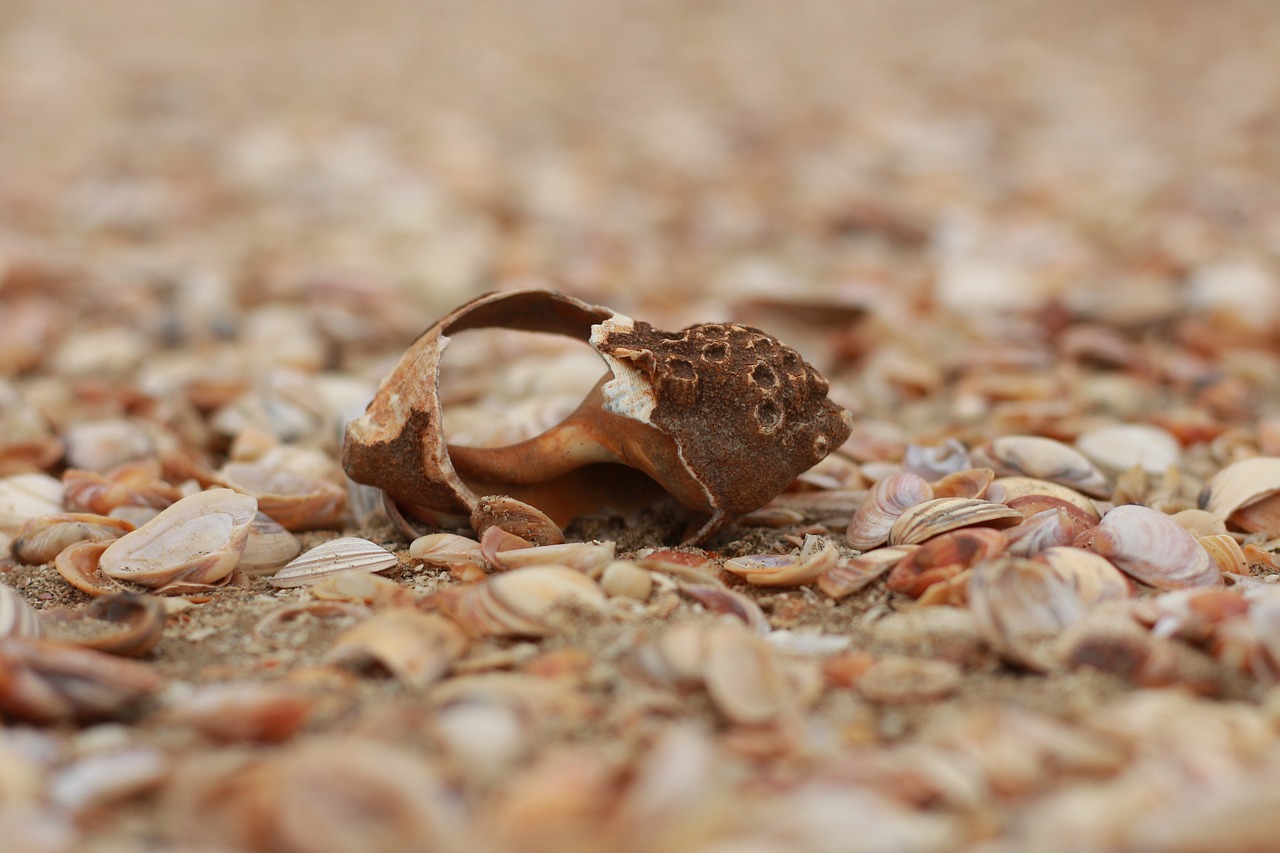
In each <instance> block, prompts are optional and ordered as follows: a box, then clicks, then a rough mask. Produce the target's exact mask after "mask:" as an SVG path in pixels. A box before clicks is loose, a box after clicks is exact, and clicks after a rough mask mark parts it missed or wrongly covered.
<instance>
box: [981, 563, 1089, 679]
mask: <svg viewBox="0 0 1280 853" xmlns="http://www.w3.org/2000/svg"><path fill="white" fill-rule="evenodd" d="M969 609H970V610H971V611H972V612H973V614H974V616H975V617H977V620H978V626H979V628H980V630H981V631H982V634H983V636H984V637H985V638H986V640H987V642H988V643H990V644H991V647H992V648H993V649H995V650H996V651H997V652H998V653H999V654H1000V655H1001V656H1003V657H1005V658H1007V659H1008V660H1010V661H1013V662H1014V663H1018V664H1022V665H1023V666H1027V667H1030V668H1031V669H1036V670H1046V669H1049V668H1050V667H1051V659H1050V657H1049V654H1048V652H1047V650H1046V649H1044V648H1043V645H1042V643H1043V641H1044V640H1047V639H1049V638H1052V637H1055V636H1057V635H1058V634H1059V633H1061V631H1062V630H1063V629H1064V628H1066V627H1067V626H1068V625H1071V624H1073V623H1075V622H1076V621H1078V620H1079V619H1080V618H1081V617H1082V616H1083V615H1084V613H1085V606H1084V603H1083V602H1081V600H1080V598H1079V596H1078V595H1077V593H1076V591H1075V588H1074V587H1073V585H1072V584H1071V582H1069V581H1068V580H1066V579H1064V578H1063V577H1061V576H1060V575H1059V574H1058V573H1056V572H1055V571H1053V570H1052V569H1051V568H1050V567H1049V566H1048V565H1046V564H1044V563H1038V562H1035V561H1033V560H1027V559H1023V558H1021V557H1000V558H997V559H995V560H990V561H987V562H985V563H979V564H978V565H977V566H976V567H975V568H974V571H973V576H972V578H971V579H970V581H969Z"/></svg>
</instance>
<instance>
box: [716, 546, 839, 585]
mask: <svg viewBox="0 0 1280 853" xmlns="http://www.w3.org/2000/svg"><path fill="white" fill-rule="evenodd" d="M839 558H840V552H839V551H837V550H836V546H835V545H833V544H832V543H831V542H830V541H829V540H827V539H825V538H823V537H821V536H815V535H813V534H810V535H808V536H805V538H804V545H803V547H801V548H800V549H799V550H798V551H797V552H796V553H794V554H751V555H749V556H746V557H734V558H733V559H732V560H725V562H724V568H725V571H729V572H733V573H734V574H735V575H738V576H739V577H741V578H744V579H745V580H746V581H747V583H752V584H756V585H757V586H800V585H801V584H806V583H811V582H813V581H815V580H817V579H818V578H819V577H820V576H821V575H822V574H824V573H825V572H827V571H828V570H830V569H832V568H834V567H835V564H836V560H838V559H839Z"/></svg>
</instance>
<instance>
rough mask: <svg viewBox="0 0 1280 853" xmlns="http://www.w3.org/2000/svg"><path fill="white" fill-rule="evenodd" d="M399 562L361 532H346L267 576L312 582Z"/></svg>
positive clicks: (274, 580)
mask: <svg viewBox="0 0 1280 853" xmlns="http://www.w3.org/2000/svg"><path fill="white" fill-rule="evenodd" d="M399 564H400V561H399V559H397V558H396V555H395V554H392V553H391V552H390V551H388V550H387V549H386V548H383V547H382V546H381V545H378V544H377V543H374V542H370V541H369V540H368V539H361V538H360V537H358V536H344V537H342V538H341V539H331V540H329V541H328V542H325V543H324V544H322V545H317V546H316V547H314V548H312V549H311V550H310V551H307V552H306V553H304V554H302V555H301V556H299V557H296V558H295V559H293V560H292V561H291V562H289V563H288V564H287V565H286V566H285V567H284V568H282V569H281V570H280V571H278V572H276V573H275V574H274V575H272V576H271V577H269V578H267V583H269V584H271V585H272V586H275V587H286V588H287V587H295V586H307V585H308V584H313V583H315V582H316V581H318V580H320V579H321V578H324V577H328V576H329V575H332V574H336V573H338V572H385V571H386V570H388V569H394V568H395V567H396V566H398V565H399Z"/></svg>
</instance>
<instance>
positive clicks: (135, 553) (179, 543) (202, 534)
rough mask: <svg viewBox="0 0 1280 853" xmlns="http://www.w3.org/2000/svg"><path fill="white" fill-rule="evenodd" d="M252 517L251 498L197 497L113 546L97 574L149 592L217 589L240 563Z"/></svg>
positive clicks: (229, 494)
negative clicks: (193, 586) (174, 587)
mask: <svg viewBox="0 0 1280 853" xmlns="http://www.w3.org/2000/svg"><path fill="white" fill-rule="evenodd" d="M256 511H257V502H256V501H255V500H254V499H253V498H251V497H248V496H246V495H241V494H238V493H236V492H233V491H231V490H230V489H210V490H209V491H205V492H197V493H196V494H194V495H191V496H190V497H187V498H183V499H182V500H180V501H178V502H177V503H175V504H173V505H171V506H169V507H168V508H166V509H165V510H164V511H162V512H161V513H160V514H159V515H157V516H156V517H155V518H153V519H151V520H150V521H148V522H147V523H146V524H144V525H142V526H141V527H139V528H138V529H137V530H134V531H132V532H130V533H126V534H125V535H124V536H122V537H120V538H119V539H117V540H115V541H114V542H112V543H111V545H110V546H109V547H108V548H107V549H106V550H105V551H103V552H102V556H101V557H100V558H99V560H98V568H100V569H101V570H102V573H103V574H105V575H107V576H108V577H112V578H116V579H117V580H125V581H131V582H133V583H137V584H142V585H143V586H150V587H160V586H164V585H165V584H169V583H173V582H176V581H182V582H186V583H197V584H212V583H216V582H217V581H220V580H222V579H223V578H225V577H227V576H229V575H230V574H231V572H232V571H233V570H234V569H235V568H236V564H237V563H239V561H240V554H241V553H242V552H243V551H244V546H245V542H246V541H248V538H249V528H250V526H251V525H252V524H253V516H254V513H255V512H256Z"/></svg>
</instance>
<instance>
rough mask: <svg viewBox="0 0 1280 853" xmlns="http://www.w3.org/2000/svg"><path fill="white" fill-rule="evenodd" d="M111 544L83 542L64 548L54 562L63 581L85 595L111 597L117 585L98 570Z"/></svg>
mask: <svg viewBox="0 0 1280 853" xmlns="http://www.w3.org/2000/svg"><path fill="white" fill-rule="evenodd" d="M110 544H111V543H110V542H94V541H92V540H82V541H80V542H77V543H75V544H74V545H68V546H67V547H66V548H63V549H62V551H61V552H60V553H59V554H58V556H57V557H55V558H54V560H53V567H54V568H55V569H57V571H58V574H60V575H62V579H63V580H65V581H66V582H67V583H69V584H71V585H72V586H74V587H75V588H76V589H78V590H80V591H81V592H83V593H87V594H88V595H92V596H99V595H110V594H111V593H113V592H116V591H117V588H116V587H115V585H114V584H113V583H112V582H111V580H110V579H109V578H107V577H106V575H104V574H102V572H101V571H100V570H99V568H98V562H99V560H100V559H101V557H102V552H103V551H105V550H107V548H108V546H110Z"/></svg>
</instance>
